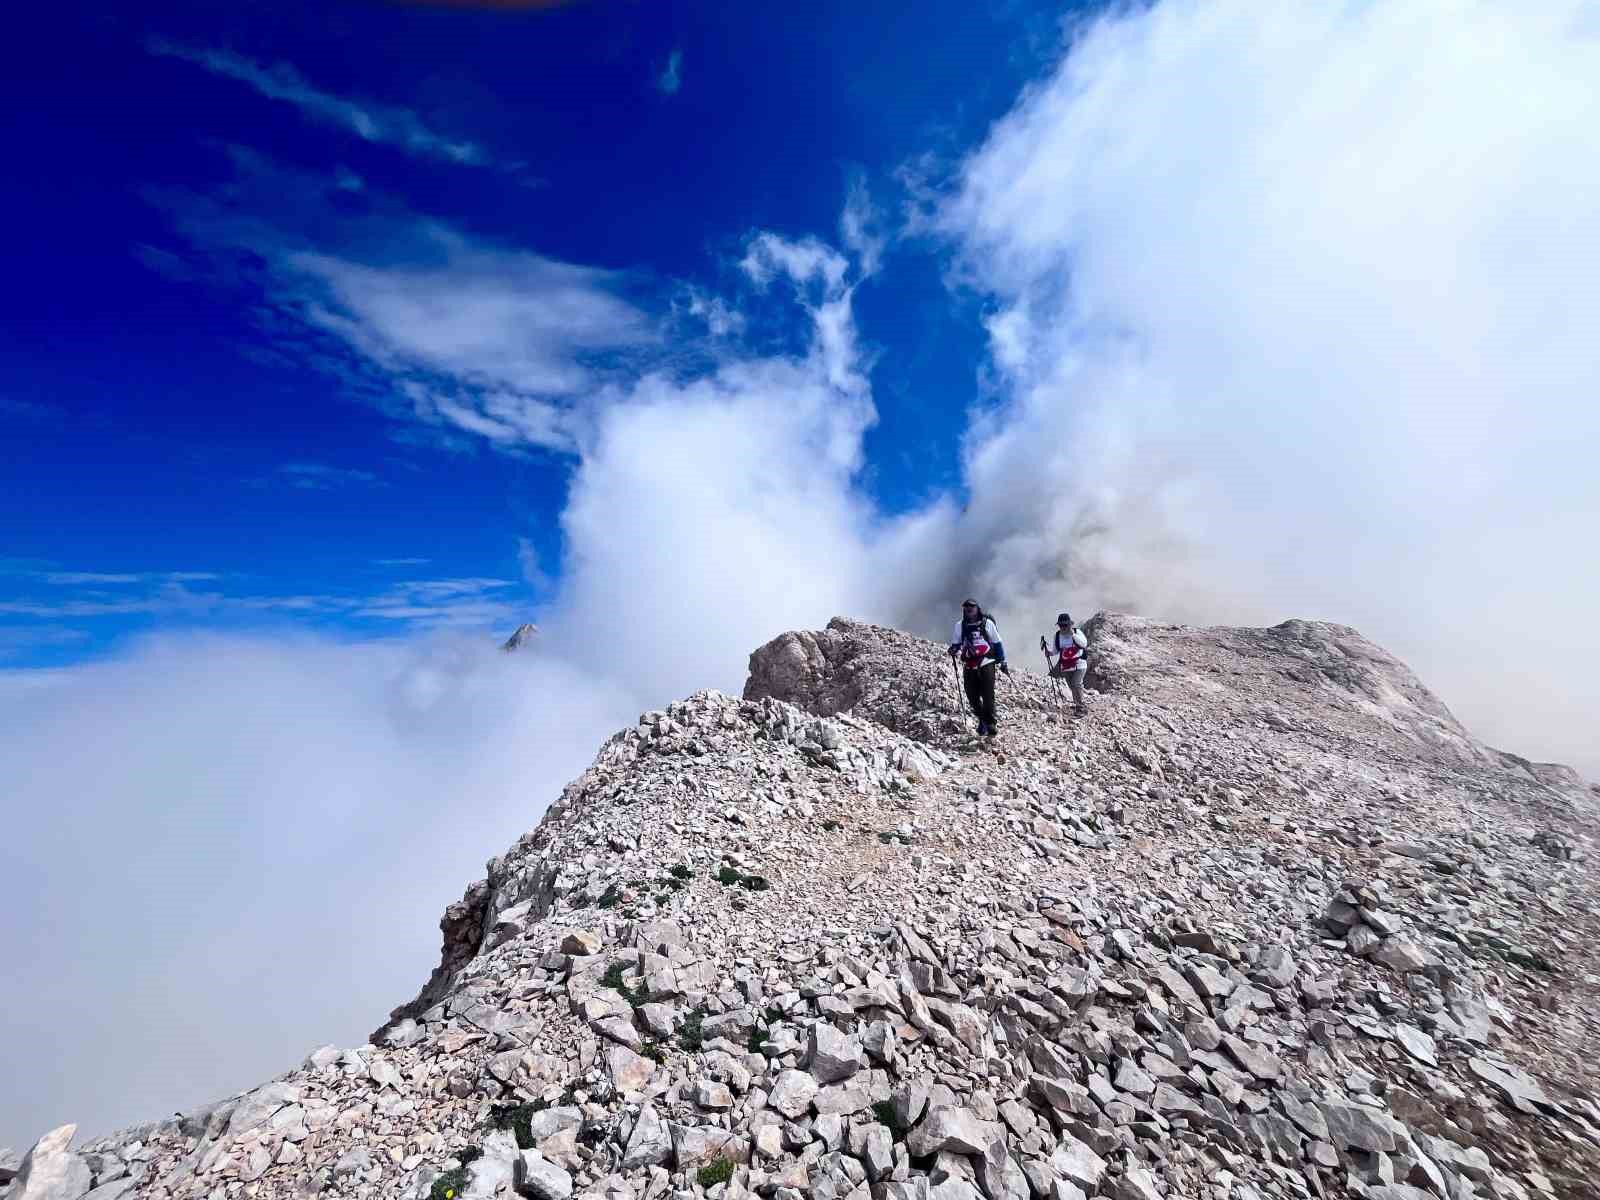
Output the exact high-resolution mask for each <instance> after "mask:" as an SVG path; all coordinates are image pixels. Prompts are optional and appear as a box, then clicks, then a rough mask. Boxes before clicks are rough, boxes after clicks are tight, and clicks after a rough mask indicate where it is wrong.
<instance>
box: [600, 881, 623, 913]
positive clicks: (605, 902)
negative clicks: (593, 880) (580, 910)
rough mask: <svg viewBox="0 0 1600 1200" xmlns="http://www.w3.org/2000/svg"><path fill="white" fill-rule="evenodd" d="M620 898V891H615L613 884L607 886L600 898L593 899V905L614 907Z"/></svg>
mask: <svg viewBox="0 0 1600 1200" xmlns="http://www.w3.org/2000/svg"><path fill="white" fill-rule="evenodd" d="M621 899H622V893H621V892H619V891H617V889H616V887H615V886H612V887H608V888H607V889H606V890H605V892H604V893H603V894H602V895H601V897H600V899H598V900H596V901H595V906H596V907H597V908H615V907H616V906H617V904H618V902H619V901H620V900H621Z"/></svg>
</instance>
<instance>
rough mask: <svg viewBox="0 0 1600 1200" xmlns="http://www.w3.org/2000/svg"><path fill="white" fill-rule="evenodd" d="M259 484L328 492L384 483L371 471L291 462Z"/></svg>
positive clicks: (377, 485)
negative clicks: (274, 484) (341, 488)
mask: <svg viewBox="0 0 1600 1200" xmlns="http://www.w3.org/2000/svg"><path fill="white" fill-rule="evenodd" d="M261 482H263V483H265V482H276V483H283V484H287V485H288V486H289V487H292V488H299V489H301V490H302V491H329V490H331V489H333V488H338V487H347V486H350V485H356V486H360V487H383V486H384V482H383V480H382V479H379V478H378V476H376V475H374V474H373V473H372V472H371V471H360V470H356V469H354V468H351V467H330V466H329V465H328V464H326V463H316V462H292V463H284V464H283V465H282V466H281V467H279V468H278V469H277V470H276V471H275V472H274V473H273V474H272V476H271V477H270V479H268V480H262V481H261Z"/></svg>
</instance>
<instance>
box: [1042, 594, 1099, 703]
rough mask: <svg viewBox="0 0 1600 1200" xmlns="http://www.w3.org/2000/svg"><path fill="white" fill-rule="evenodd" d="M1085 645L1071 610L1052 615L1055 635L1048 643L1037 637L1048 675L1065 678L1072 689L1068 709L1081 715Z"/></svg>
mask: <svg viewBox="0 0 1600 1200" xmlns="http://www.w3.org/2000/svg"><path fill="white" fill-rule="evenodd" d="M1088 646H1089V639H1088V638H1086V637H1084V636H1083V631H1082V630H1081V629H1079V628H1078V627H1077V626H1076V625H1074V624H1073V623H1072V614H1071V613H1061V614H1060V615H1059V616H1057V617H1056V632H1055V637H1054V638H1053V639H1051V642H1050V643H1047V642H1046V641H1045V640H1044V638H1040V639H1039V648H1040V649H1041V650H1043V651H1044V653H1045V657H1046V658H1047V659H1048V660H1049V662H1050V674H1051V676H1052V677H1053V678H1056V679H1065V680H1066V681H1067V686H1068V687H1070V688H1071V689H1072V711H1073V714H1074V715H1075V716H1079V717H1081V716H1083V714H1084V707H1083V677H1084V674H1085V673H1086V672H1087V671H1088V669H1089V656H1088V655H1087V654H1085V653H1084V651H1085V650H1087V649H1088Z"/></svg>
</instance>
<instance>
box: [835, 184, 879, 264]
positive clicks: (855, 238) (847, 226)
mask: <svg viewBox="0 0 1600 1200" xmlns="http://www.w3.org/2000/svg"><path fill="white" fill-rule="evenodd" d="M883 224H884V219H883V214H882V213H880V212H879V211H878V209H877V206H876V205H874V204H873V202H872V196H871V194H870V193H869V192H868V191H867V185H866V181H865V180H864V179H863V178H861V177H860V176H857V177H856V178H855V179H852V180H851V181H850V190H849V192H848V193H847V194H846V196H845V204H844V212H843V214H842V215H841V216H840V217H839V238H840V240H841V241H842V242H843V243H844V245H845V247H846V249H848V250H849V251H850V253H851V254H853V255H854V256H855V259H856V262H857V263H858V264H860V268H861V274H862V275H864V276H865V275H872V274H875V273H876V272H877V270H878V264H879V262H880V261H881V260H882V258H883V251H884V248H885V247H886V246H887V245H888V244H889V238H888V235H887V234H886V233H885V232H884V230H883Z"/></svg>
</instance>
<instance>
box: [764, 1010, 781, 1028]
mask: <svg viewBox="0 0 1600 1200" xmlns="http://www.w3.org/2000/svg"><path fill="white" fill-rule="evenodd" d="M783 1017H784V1012H783V1009H781V1008H773V1007H772V1006H771V1005H768V1006H767V1010H766V1011H765V1012H764V1013H762V1014H761V1018H762V1020H764V1021H766V1023H767V1027H768V1028H769V1029H770V1028H771V1027H772V1026H774V1025H779V1024H782V1022H783Z"/></svg>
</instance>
